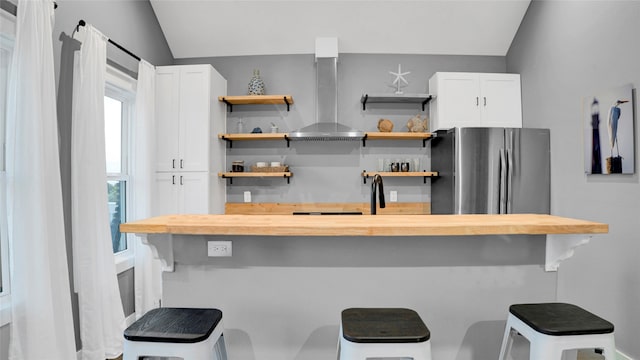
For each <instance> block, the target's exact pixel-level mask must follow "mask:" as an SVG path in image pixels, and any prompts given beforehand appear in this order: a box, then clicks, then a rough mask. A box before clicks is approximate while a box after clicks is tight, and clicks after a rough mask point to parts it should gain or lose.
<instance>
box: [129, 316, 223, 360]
mask: <svg viewBox="0 0 640 360" xmlns="http://www.w3.org/2000/svg"><path fill="white" fill-rule="evenodd" d="M222 330H223V326H222V311H220V310H218V309H191V308H159V309H153V310H150V311H149V312H147V313H146V314H144V315H143V316H142V317H141V318H140V319H138V320H137V321H136V322H134V323H133V324H131V326H129V327H128V328H127V329H126V330H125V331H124V338H125V341H124V353H123V360H138V359H139V358H140V357H178V358H180V359H184V360H214V359H215V360H226V359H227V350H226V347H225V344H224V336H223V335H222Z"/></svg>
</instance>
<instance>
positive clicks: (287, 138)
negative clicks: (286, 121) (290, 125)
mask: <svg viewBox="0 0 640 360" xmlns="http://www.w3.org/2000/svg"><path fill="white" fill-rule="evenodd" d="M284 139H285V140H287V147H289V145H290V143H291V139H289V136H287V135H285V136H284Z"/></svg>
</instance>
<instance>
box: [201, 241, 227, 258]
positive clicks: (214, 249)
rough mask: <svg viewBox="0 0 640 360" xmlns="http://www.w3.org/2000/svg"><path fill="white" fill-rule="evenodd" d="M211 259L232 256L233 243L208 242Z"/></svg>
mask: <svg viewBox="0 0 640 360" xmlns="http://www.w3.org/2000/svg"><path fill="white" fill-rule="evenodd" d="M207 254H208V255H209V257H223V256H231V241H207Z"/></svg>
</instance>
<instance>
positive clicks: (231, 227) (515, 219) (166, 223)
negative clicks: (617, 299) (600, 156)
mask: <svg viewBox="0 0 640 360" xmlns="http://www.w3.org/2000/svg"><path fill="white" fill-rule="evenodd" d="M120 229H121V231H123V232H128V233H137V234H182V235H233V236H237V235H249V236H265V237H270V236H322V237H324V236H389V237H397V236H480V235H550V236H551V237H552V238H548V239H547V241H548V244H547V247H548V248H549V249H548V251H547V254H546V269H547V270H557V266H558V263H559V261H561V260H564V259H566V258H567V257H569V256H571V254H572V253H573V248H575V247H576V246H579V245H582V244H585V243H586V242H588V239H589V238H590V234H603V233H607V232H608V226H607V224H602V223H597V222H591V221H585V220H579V219H572V218H566V217H559V216H552V215H544V214H507V215H488V214H479V215H428V216H425V215H403V216H397V215H377V216H358V215H353V216H344V215H326V216H296V215H165V216H157V217H153V218H149V219H145V220H140V221H134V222H129V223H126V224H122V225H121V227H120ZM555 235H565V237H557V236H555ZM571 235H573V236H571ZM148 241H149V244H150V245H151V246H154V247H155V248H156V249H157V250H156V251H157V252H158V253H160V254H161V255H160V257H161V259H162V260H163V261H164V263H165V270H169V271H171V270H172V268H173V264H172V262H173V260H172V259H173V246H172V245H171V238H166V237H162V238H158V239H157V240H156V239H153V236H152V237H150V238H149V239H148ZM552 242H553V243H552ZM563 244H564V245H563ZM567 253H570V254H567Z"/></svg>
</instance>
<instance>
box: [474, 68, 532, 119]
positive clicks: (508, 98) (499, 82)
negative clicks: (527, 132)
mask: <svg viewBox="0 0 640 360" xmlns="http://www.w3.org/2000/svg"><path fill="white" fill-rule="evenodd" d="M480 94H481V96H482V99H481V107H482V126H487V127H515V128H521V127H522V99H521V95H520V75H518V74H480Z"/></svg>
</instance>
